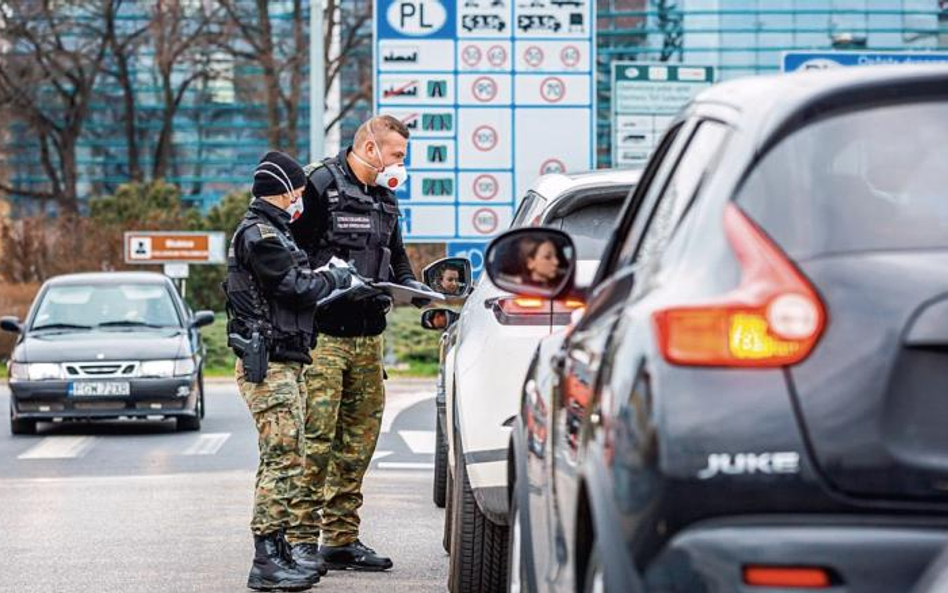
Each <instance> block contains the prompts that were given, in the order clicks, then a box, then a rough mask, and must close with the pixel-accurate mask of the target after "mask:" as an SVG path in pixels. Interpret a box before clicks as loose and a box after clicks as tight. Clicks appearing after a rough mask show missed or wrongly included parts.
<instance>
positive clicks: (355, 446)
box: [287, 115, 424, 571]
mask: <svg viewBox="0 0 948 593" xmlns="http://www.w3.org/2000/svg"><path fill="white" fill-rule="evenodd" d="M408 135H409V134H408V129H407V128H406V127H405V126H404V125H403V124H402V123H401V122H400V121H398V120H397V119H395V118H393V117H391V116H387V115H381V116H377V117H373V118H371V119H370V120H369V121H367V122H365V123H363V124H362V125H361V126H360V127H359V129H358V131H357V132H356V135H355V138H354V141H353V144H352V146H351V147H349V148H346V149H344V150H343V151H342V152H340V153H339V155H337V156H335V157H331V158H327V159H325V160H323V161H322V162H320V163H316V164H314V165H310V166H309V167H308V171H307V173H308V177H309V183H308V184H307V186H306V190H305V192H304V193H303V201H304V203H305V213H304V214H303V216H302V217H300V219H299V220H298V221H296V222H295V223H293V225H291V229H292V231H293V235H294V237H296V240H297V242H298V243H299V244H300V246H301V247H303V248H304V249H305V250H306V252H307V253H308V254H309V256H310V259H311V261H312V263H313V265H314V266H321V265H323V264H324V263H326V262H327V261H329V259H330V258H331V257H333V256H336V257H339V258H340V259H342V260H343V261H347V262H352V263H353V264H354V265H355V267H356V269H357V271H358V273H359V274H360V275H362V276H364V277H366V278H369V279H374V280H377V281H388V282H397V283H399V284H403V285H406V286H411V287H413V288H421V289H424V285H423V284H421V283H420V282H418V281H416V280H415V276H414V274H413V273H412V269H411V265H410V263H409V260H408V255H407V254H406V253H405V247H404V245H403V243H402V235H401V230H400V227H399V223H398V216H399V211H398V203H397V201H396V199H395V193H394V192H395V190H397V189H398V188H399V187H401V186H402V185H403V184H404V183H405V181H406V179H407V176H408V174H407V172H406V170H405V164H404V161H405V156H406V154H407V151H408ZM423 304H424V303H422V302H419V303H416V305H423ZM390 308H391V299H389V298H388V297H387V296H379V297H374V298H368V299H362V300H344V299H339V300H337V301H333V302H332V303H331V304H330V305H328V306H327V307H326V308H325V309H323V308H321V309H320V310H319V311H318V312H317V320H316V321H317V322H316V327H317V331H318V332H319V343H318V344H317V347H316V349H315V350H314V351H313V364H312V366H310V367H308V368H307V369H306V371H305V376H306V386H307V394H308V405H307V408H306V470H305V472H306V473H307V475H306V476H305V479H304V484H305V485H306V490H307V491H306V493H305V495H304V497H303V499H302V501H301V504H300V505H298V506H299V508H301V509H305V511H306V512H304V514H303V515H302V517H301V519H302V521H301V522H300V524H299V525H297V526H294V527H291V528H290V529H289V530H288V532H287V537H288V538H289V540H290V541H291V542H293V544H294V552H295V553H296V554H297V555H298V558H299V560H300V561H303V562H307V561H311V560H312V559H314V558H315V559H317V560H316V561H317V562H321V561H322V560H323V559H324V560H325V562H326V564H327V565H328V566H329V568H330V569H347V568H348V569H354V570H375V571H378V570H388V569H389V568H391V567H392V561H391V560H390V559H389V558H386V557H384V556H382V555H381V554H378V553H376V552H375V551H374V550H372V549H371V548H369V547H368V546H366V545H365V544H363V543H362V541H361V539H360V537H359V535H360V529H359V527H360V520H359V508H360V507H361V506H362V478H363V476H364V474H365V471H366V469H368V466H369V462H370V461H371V459H372V454H373V452H374V451H375V445H376V441H377V440H378V435H379V430H380V426H381V419H382V409H383V407H384V404H385V388H384V385H383V383H382V378H383V370H382V352H383V350H382V335H381V334H382V332H383V331H384V330H385V314H386V313H387V312H388V310H389V309H390ZM320 536H321V538H322V546H321V547H319V546H318V543H319V542H320Z"/></svg>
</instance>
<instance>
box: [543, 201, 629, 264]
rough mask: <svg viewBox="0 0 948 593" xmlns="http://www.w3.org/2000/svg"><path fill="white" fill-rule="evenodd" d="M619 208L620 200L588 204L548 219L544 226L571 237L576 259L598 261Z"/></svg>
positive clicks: (617, 215) (620, 206)
mask: <svg viewBox="0 0 948 593" xmlns="http://www.w3.org/2000/svg"><path fill="white" fill-rule="evenodd" d="M621 208H622V199H615V200H610V201H607V202H600V203H598V204H590V205H589V206H584V207H582V208H578V209H576V210H574V211H572V212H570V213H569V214H567V215H566V216H561V217H558V218H554V219H550V220H548V221H547V223H546V226H551V227H554V228H558V229H560V230H563V231H565V232H566V233H568V234H569V236H570V237H572V239H573V244H574V245H575V247H576V257H577V258H578V259H599V258H601V257H602V251H603V249H605V248H606V243H608V241H609V236H610V235H611V234H612V232H613V226H614V225H615V223H616V219H617V218H618V217H619V210H620V209H621Z"/></svg>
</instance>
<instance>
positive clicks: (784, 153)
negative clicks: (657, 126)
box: [736, 102, 948, 259]
mask: <svg viewBox="0 0 948 593" xmlns="http://www.w3.org/2000/svg"><path fill="white" fill-rule="evenodd" d="M945 147H948V104H946V103H945V102H937V103H934V102H932V103H928V102H926V103H907V104H902V105H886V106H874V107H872V108H864V109H860V110H858V111H851V112H848V113H843V114H840V115H836V116H834V117H829V118H825V119H822V120H820V121H817V122H814V123H811V124H810V125H808V126H806V127H805V128H802V129H800V130H797V131H795V132H793V133H792V134H790V135H789V136H787V137H786V138H784V139H783V140H782V141H781V142H780V143H779V144H778V145H777V146H776V147H775V148H773V149H772V150H770V151H769V152H768V153H767V154H766V155H765V156H764V158H763V159H761V161H760V163H759V164H758V165H757V166H756V167H755V168H754V170H753V171H752V172H751V173H750V175H749V176H748V177H747V179H746V181H745V182H744V184H743V186H742V188H741V189H740V190H739V191H738V195H737V197H736V201H737V203H738V204H739V205H740V206H741V208H743V209H744V210H745V212H747V213H748V214H749V215H750V216H751V218H753V219H754V220H755V221H756V222H757V223H758V224H759V225H761V226H762V227H763V228H764V230H766V231H767V233H768V235H770V236H771V237H772V238H773V239H774V240H776V242H777V243H778V244H779V245H780V246H781V247H782V248H783V250H784V251H786V252H787V254H788V255H790V256H791V257H793V258H794V259H807V258H810V257H816V256H819V255H824V254H828V253H835V254H838V253H846V252H850V253H851V252H859V251H886V250H892V249H940V248H945V247H948V199H946V188H948V165H946V157H945Z"/></svg>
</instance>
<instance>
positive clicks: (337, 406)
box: [287, 335, 385, 546]
mask: <svg viewBox="0 0 948 593" xmlns="http://www.w3.org/2000/svg"><path fill="white" fill-rule="evenodd" d="M312 354H313V364H312V366H309V367H307V368H306V369H305V371H304V374H305V376H306V392H307V403H306V420H305V445H304V446H305V450H306V463H305V467H304V470H303V472H304V474H303V485H304V487H303V490H302V497H301V498H300V499H299V500H294V502H293V507H294V508H295V509H298V510H299V512H300V515H299V517H300V523H299V524H298V525H293V526H291V527H290V528H289V529H288V530H287V539H289V540H290V541H291V542H293V543H301V542H309V543H316V542H318V541H319V536H320V533H322V541H323V543H324V544H325V545H329V546H342V545H346V544H348V543H351V542H353V541H355V540H356V539H357V538H358V537H359V508H360V507H361V506H362V478H363V477H364V476H365V472H366V470H367V469H368V467H369V462H370V461H371V460H372V454H373V453H374V452H375V444H376V442H377V441H378V438H379V430H380V428H381V426H382V410H383V408H384V407H385V386H384V384H383V383H382V336H368V337H352V338H338V337H334V336H326V335H320V336H319V342H318V343H317V345H316V349H315V350H313V353H312ZM320 515H321V516H320Z"/></svg>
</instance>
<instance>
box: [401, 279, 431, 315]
mask: <svg viewBox="0 0 948 593" xmlns="http://www.w3.org/2000/svg"><path fill="white" fill-rule="evenodd" d="M402 286H407V287H408V288H414V289H415V290H424V291H426V292H431V289H430V288H428V287H427V286H425V285H424V284H423V283H421V282H418V281H417V280H415V279H411V280H405V281H403V282H402ZM411 304H412V305H415V306H416V307H418V308H419V309H421V308H422V307H426V306H428V305H430V304H431V299H426V298H424V297H415V298H413V299H412V300H411Z"/></svg>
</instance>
